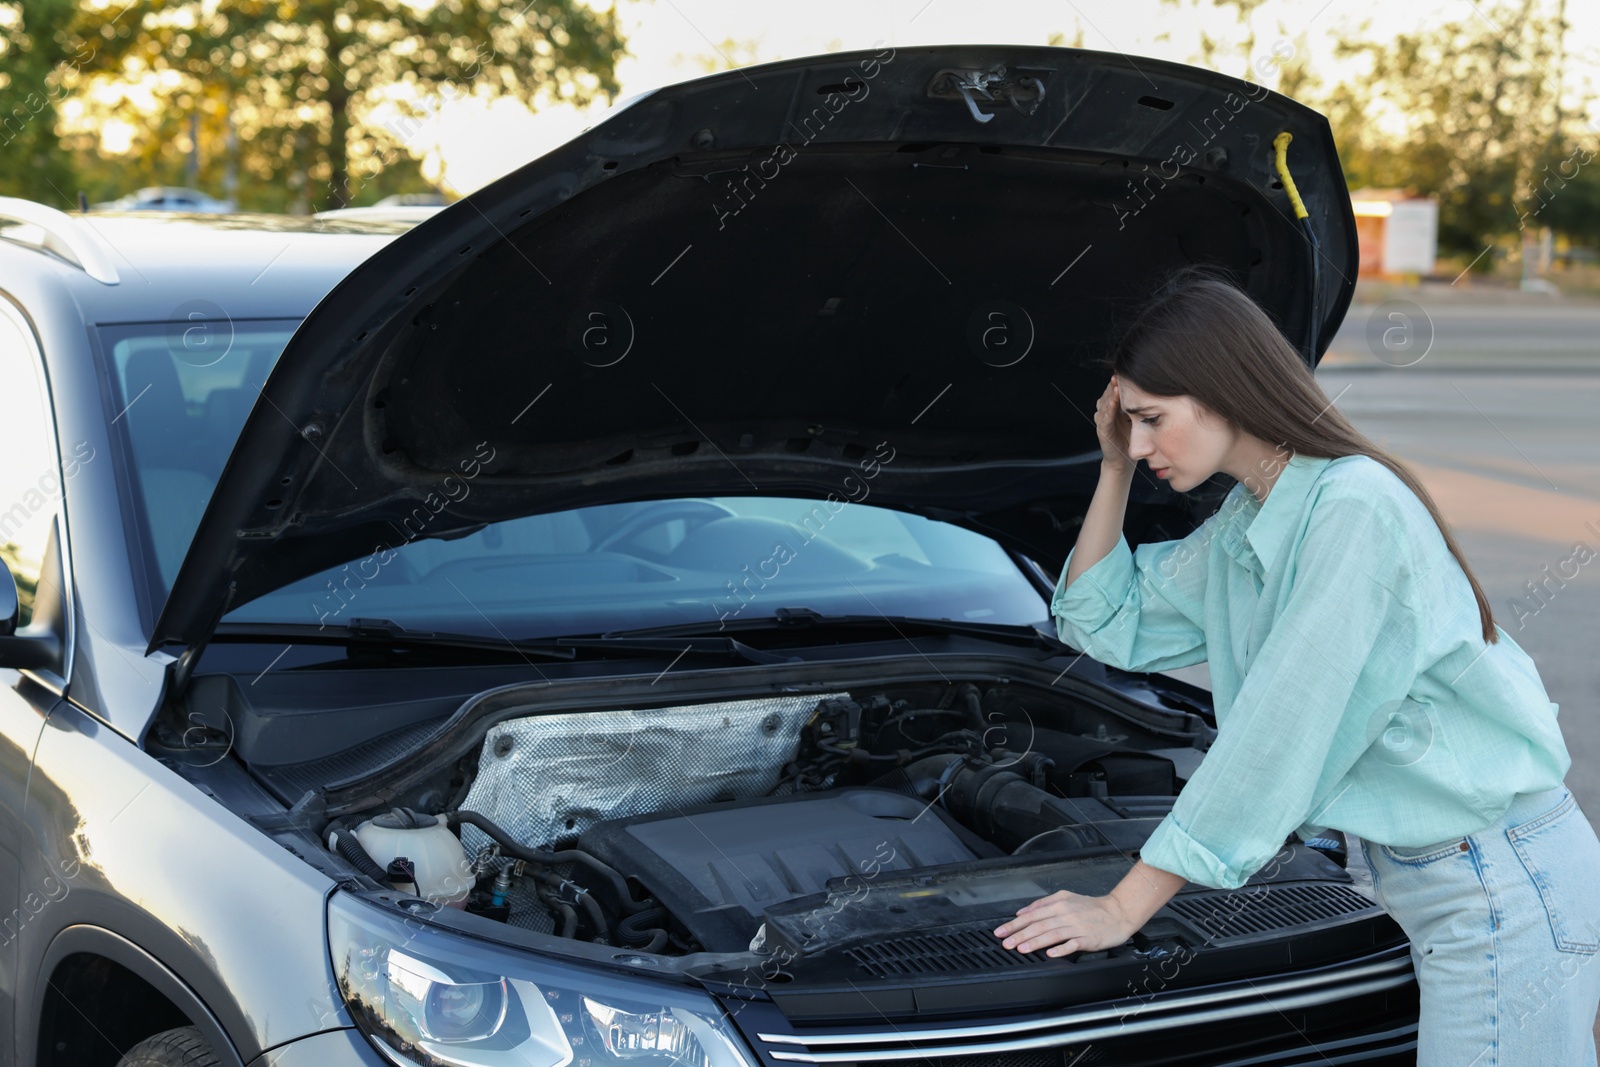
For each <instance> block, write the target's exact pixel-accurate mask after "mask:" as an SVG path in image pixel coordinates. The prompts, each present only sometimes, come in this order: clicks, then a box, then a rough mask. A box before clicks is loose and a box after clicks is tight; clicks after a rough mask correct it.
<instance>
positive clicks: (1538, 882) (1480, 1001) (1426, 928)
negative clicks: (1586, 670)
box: [1361, 786, 1600, 1067]
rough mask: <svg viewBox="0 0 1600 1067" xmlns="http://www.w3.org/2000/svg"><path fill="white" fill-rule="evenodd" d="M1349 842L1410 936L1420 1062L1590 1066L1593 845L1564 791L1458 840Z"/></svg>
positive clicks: (1517, 804) (1518, 803)
mask: <svg viewBox="0 0 1600 1067" xmlns="http://www.w3.org/2000/svg"><path fill="white" fill-rule="evenodd" d="M1361 850H1362V853H1363V854H1364V855H1365V857H1366V860H1367V865H1368V866H1369V867H1370V868H1371V869H1372V886H1373V892H1374V894H1375V895H1376V896H1377V898H1378V903H1379V904H1380V905H1382V906H1383V908H1384V910H1385V911H1387V912H1388V913H1389V914H1390V915H1391V916H1393V917H1394V920H1395V922H1397V923H1399V924H1400V928H1401V929H1402V930H1404V931H1405V932H1406V936H1407V937H1409V938H1410V939H1411V961H1412V964H1413V965H1414V967H1415V969H1416V973H1417V985H1418V986H1419V988H1420V989H1421V992H1422V1015H1421V1024H1420V1027H1419V1030H1418V1041H1417V1063H1418V1065H1419V1067H1593V1065H1594V1064H1595V1042H1594V1031H1593V1027H1594V1023H1595V1011H1596V1009H1597V1008H1600V840H1597V839H1596V837H1595V832H1594V830H1593V829H1592V828H1591V827H1590V825H1589V820H1588V819H1587V818H1585V817H1584V814H1583V812H1582V810H1581V809H1579V807H1578V803H1577V801H1576V800H1575V799H1574V798H1573V796H1572V794H1571V793H1570V792H1569V791H1568V790H1567V789H1566V787H1565V786H1557V787H1556V788H1554V789H1550V790H1547V791H1545V792H1542V793H1523V794H1520V795H1519V796H1517V797H1516V798H1515V799H1514V800H1513V801H1512V803H1511V807H1510V808H1509V809H1508V810H1507V811H1506V813H1505V814H1504V815H1502V816H1501V817H1500V819H1499V820H1498V821H1496V822H1494V823H1493V824H1491V825H1490V826H1487V827H1485V828H1484V829H1482V830H1480V831H1478V832H1477V833H1473V834H1468V835H1467V836H1466V837H1456V838H1451V839H1450V840H1448V841H1439V842H1436V843H1434V844H1431V845H1421V846H1417V847H1406V848H1400V847H1394V846H1390V845H1380V844H1377V843H1376V842H1370V841H1362V842H1361Z"/></svg>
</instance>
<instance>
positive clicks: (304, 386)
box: [150, 45, 1357, 649]
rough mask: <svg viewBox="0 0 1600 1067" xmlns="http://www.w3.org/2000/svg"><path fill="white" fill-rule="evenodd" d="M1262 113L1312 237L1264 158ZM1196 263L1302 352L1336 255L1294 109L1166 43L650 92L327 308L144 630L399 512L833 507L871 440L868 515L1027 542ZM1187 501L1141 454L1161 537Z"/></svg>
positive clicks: (1016, 544) (1328, 209) (1341, 276)
mask: <svg viewBox="0 0 1600 1067" xmlns="http://www.w3.org/2000/svg"><path fill="white" fill-rule="evenodd" d="M1285 130H1287V131H1288V132H1289V133H1291V134H1292V135H1293V142H1292V144H1291V146H1290V148H1289V155H1288V161H1289V167H1290V170H1291V173H1292V175H1293V177H1294V179H1295V182H1296V184H1297V186H1298V188H1299V192H1300V194H1301V196H1302V197H1303V199H1304V201H1305V204H1306V207H1307V208H1308V209H1309V211H1310V222H1311V225H1312V227H1313V229H1314V230H1315V232H1316V234H1317V236H1318V238H1319V241H1320V245H1321V251H1320V254H1318V255H1313V252H1312V250H1311V246H1310V243H1309V242H1308V241H1307V239H1306V237H1305V235H1304V232H1303V231H1302V230H1301V229H1300V228H1299V225H1298V224H1297V223H1296V222H1295V221H1294V216H1293V211H1292V208H1291V205H1290V201H1289V197H1288V194H1287V192H1286V190H1284V189H1283V188H1282V187H1281V185H1280V183H1279V181H1278V176H1277V174H1276V172H1275V170H1274V165H1273V138H1274V137H1275V136H1276V135H1277V134H1279V133H1280V132H1282V131H1285ZM1313 260H1318V261H1319V266H1320V269H1319V270H1317V271H1316V272H1315V279H1316V280H1315V283H1314V281H1313V279H1314V273H1313ZM1199 261H1206V262H1211V263H1215V264H1217V265H1220V266H1222V267H1224V268H1227V269H1229V270H1231V271H1232V272H1233V273H1234V276H1235V277H1236V279H1237V280H1238V281H1239V283H1240V284H1241V285H1243V286H1244V288H1245V289H1246V290H1247V291H1248V292H1249V293H1250V294H1251V295H1252V296H1253V297H1254V298H1255V299H1256V300H1257V301H1258V302H1259V303H1261V304H1262V305H1263V306H1264V307H1265V308H1266V309H1267V311H1268V312H1269V313H1270V314H1271V315H1272V316H1273V317H1274V319H1275V320H1276V321H1277V322H1278V323H1279V325H1280V327H1281V328H1282V329H1283V330H1284V332H1285V334H1286V335H1287V336H1288V337H1289V339H1290V340H1291V341H1293V342H1294V343H1295V344H1296V345H1297V346H1298V347H1299V348H1300V349H1301V351H1302V353H1303V354H1304V355H1305V356H1306V358H1307V359H1308V360H1310V361H1312V362H1315V360H1316V359H1317V358H1319V357H1320V355H1321V350H1322V348H1324V347H1325V346H1326V344H1327V341H1328V339H1329V338H1330V337H1331V336H1332V335H1333V333H1334V331H1335V329H1337V327H1338V325H1339V322H1340V320H1341V319H1342V318H1343V315H1344V312H1345V309H1346V308H1347V306H1348V304H1349V301H1350V297H1351V293H1352V290H1353V288H1354V282H1353V278H1354V275H1355V265H1356V262H1357V254H1356V237H1355V225H1354V219H1353V217H1352V214H1351V208H1350V199H1349V194H1348V191H1347V189H1346V187H1345V183H1344V176H1343V174H1342V172H1341V170H1340V168H1339V162H1338V157H1337V155H1336V154H1335V149H1334V144H1333V139H1332V136H1331V134H1330V132H1329V128H1328V124H1327V122H1326V121H1325V120H1324V119H1323V117H1322V116H1321V115H1319V114H1317V113H1316V112H1314V111H1312V110H1310V109H1308V108H1306V107H1304V106H1302V105H1300V104H1297V103H1295V102H1293V101H1291V100H1289V99H1287V98H1285V97H1282V96H1279V95H1277V94H1275V93H1272V92H1270V91H1268V90H1266V89H1264V88H1263V87H1261V86H1258V85H1253V84H1251V83H1247V82H1242V81H1239V80H1237V79H1234V78H1230V77H1226V76H1223V75H1220V74H1216V73H1213V72H1210V71H1206V70H1201V69H1197V68H1193V67H1186V66H1182V65H1178V64H1172V63H1164V62H1159V61H1156V60H1148V59H1138V60H1137V61H1135V60H1133V59H1130V58H1127V57H1125V56H1120V55H1113V54H1109V53H1101V52H1089V51H1081V50H1076V49H1065V48H1029V47H1018V46H1011V45H972V46H938V47H921V48H907V49H898V50H893V49H888V48H884V49H880V50H879V51H876V52H851V53H837V54H832V55H827V56H820V57H813V58H809V59H799V60H793V61H786V62H782V63H774V64H769V65H766V66H760V67H751V68H745V69H742V70H736V71H731V72H727V73H723V74H718V75H714V76H712V77H707V78H702V79H699V80H696V81H692V82H686V83H683V84H679V85H674V86H671V87H668V88H665V89H661V90H657V91H655V92H653V93H651V94H648V95H646V96H645V97H643V98H641V99H639V100H637V101H636V102H634V103H632V104H631V105H630V106H627V107H625V108H623V109H621V110H620V111H617V112H615V113H614V114H613V115H611V116H610V117H609V118H607V119H606V120H605V121H604V122H602V123H600V124H599V125H596V126H594V127H593V128H591V129H589V130H587V131H586V132H584V133H583V134H582V135H580V136H579V137H577V138H575V139H574V140H572V141H570V142H568V143H566V144H565V145H563V146H562V147H560V148H558V149H556V150H555V151H552V152H550V153H549V154H547V155H544V156H541V157H540V158H538V159H536V160H534V161H533V162H531V163H529V164H528V165H526V166H525V167H523V168H522V169H520V170H518V171H516V172H515V173H513V174H510V175H508V176H506V177H505V178H502V179H501V180H499V181H497V182H495V183H494V184H492V185H490V186H488V187H486V188H484V189H482V190H480V191H478V192H477V193H474V194H473V195H472V196H470V197H468V198H466V199H465V200H462V201H460V202H458V203H456V204H453V205H451V206H450V207H448V208H446V209H445V210H444V211H442V212H440V213H439V214H438V215H437V216H436V217H434V218H432V219H430V220H428V221H426V222H424V223H422V224H421V225H419V226H417V227H416V228H415V229H413V230H412V231H410V232H409V233H407V234H405V235H403V236H401V237H400V238H398V239H397V240H395V241H393V242H392V243H390V244H389V245H387V246H386V247H384V248H383V249H382V250H381V251H379V252H378V253H377V254H376V255H374V256H373V257H372V258H371V259H369V260H367V261H366V262H364V263H363V264H362V265H361V266H360V267H358V268H357V269H356V270H354V271H353V272H351V273H350V275H349V276H348V277H346V278H345V280H344V281H343V282H341V283H340V284H339V285H338V286H337V287H336V288H335V289H334V290H333V291H332V292H331V293H329V294H328V295H327V297H326V298H324V299H323V300H322V302H321V303H320V304H319V305H318V306H317V307H316V309H315V310H314V311H313V312H312V313H311V314H310V315H309V316H308V317H307V318H306V320H305V321H304V322H303V323H302V325H301V326H300V328H299V330H298V331H297V332H296V333H295V335H294V337H293V338H292V339H291V340H290V342H289V344H288V347H287V348H286V349H285V351H284V352H283V354H282V356H281V358H280V359H279V361H278V364H277V366H276V368H275V369H274V370H273V372H272V374H271V376H270V378H269V379H268V381H267V384H266V387H265V389H264V391H263V392H264V397H265V399H266V400H267V401H270V402H269V403H261V402H258V403H257V404H256V405H255V407H254V409H253V410H252V412H251V414H250V416H249V418H248V419H247V421H246V423H245V426H244V429H243V431H242V433H241V435H240V438H239V441H238V443H237V445H236V447H235V449H234V451H233V453H232V456H231V457H230V459H229V460H228V463H227V466H226V468H225V469H224V471H223V473H222V477H221V480H220V483H219V484H218V487H217V489H216V491H215V494H214V495H213V497H212V499H211V502H210V506H209V507H208V508H207V510H206V513H205V516H204V518H203V520H202V521H201V523H200V527H199V530H198V532H197V533H196V535H195V538H194V541H193V543H192V545H191V547H190V550H189V553H188V556H187V558H186V559H185V561H184V563H183V566H182V568H181V570H180V572H179V573H178V575H177V577H176V579H175V581H174V583H173V587H172V592H171V595H170V596H169V598H168V601H167V603H166V605H165V608H164V610H163V611H162V614H161V617H160V619H159V620H158V623H157V626H156V630H155V634H154V637H153V639H152V642H151V646H150V647H151V648H152V649H154V648H157V647H160V646H162V645H164V644H167V643H171V642H179V643H183V644H193V643H195V642H197V641H198V642H203V641H205V640H206V639H207V638H208V637H209V636H210V633H211V631H212V629H213V627H214V625H215V623H216V621H217V619H218V618H220V616H221V615H222V614H224V613H225V612H226V611H228V610H230V609H232V608H234V607H237V606H239V605H240V604H242V603H244V602H246V601H249V600H251V599H253V598H255V597H258V596H261V595H262V594H264V593H267V592H270V591H272V590H273V589H276V588H280V587H282V586H284V585H287V584H289V583H291V582H294V581H296V580H298V579H300V578H303V577H305V576H307V575H310V574H313V573H316V572H317V571H319V570H322V569H325V568H328V567H332V566H336V565H338V564H340V563H344V562H347V561H349V560H352V559H355V558H357V557H360V556H363V555H366V554H368V553H371V552H373V551H374V550H375V548H377V547H379V546H398V545H399V544H401V543H403V540H404V539H403V538H402V536H401V534H400V533H399V532H398V530H399V527H400V525H401V524H402V522H403V521H404V519H405V518H406V517H407V516H410V515H411V514H412V513H413V512H415V511H416V510H417V508H419V507H423V506H428V505H429V504H430V502H431V504H433V505H442V507H443V510H442V511H439V513H438V514H437V515H436V516H434V517H433V518H432V519H430V521H429V524H428V532H429V534H430V535H435V536H436V535H439V534H448V533H450V532H452V531H457V530H462V529H466V528H470V527H473V526H476V525H478V524H481V523H487V522H494V521H497V520H501V519H507V518H512V517H515V516H520V515H526V514H532V513H536V512H542V511H555V510H560V509H565V508H572V507H579V506H584V505H592V504H600V503H607V502H613V501H620V500H625V499H639V498H663V497H674V496H698V495H716V494H722V495H728V494H740V493H760V494H763V495H791V496H799V497H813V498H826V497H827V496H828V495H829V494H830V493H831V494H835V496H836V498H837V499H846V500H854V499H860V489H859V488H856V489H852V485H855V486H857V487H859V486H860V484H861V479H860V474H861V470H862V466H863V464H864V463H867V462H872V463H876V464H879V466H877V467H876V468H874V473H873V479H872V484H871V489H872V497H871V499H872V502H873V503H874V504H879V505H883V506H888V507H894V508H900V509H904V510H907V511H913V512H917V513H920V514H923V515H926V516H929V517H932V518H938V519H942V520H946V521H951V522H956V523H959V524H961V525H964V526H967V527H969V528H971V529H974V530H978V531H980V532H983V533H985V534H988V535H990V536H993V537H995V538H997V539H999V540H1001V541H1002V542H1004V543H1006V544H1008V545H1009V546H1011V547H1013V548H1015V549H1018V550H1020V551H1022V552H1024V553H1026V554H1028V555H1029V556H1031V557H1033V558H1034V559H1036V560H1038V561H1039V562H1041V563H1042V564H1045V565H1046V566H1050V567H1054V566H1058V565H1059V564H1060V562H1061V561H1062V559H1063V558H1064V557H1065V556H1066V554H1067V551H1068V550H1069V549H1070V547H1071V545H1072V542H1073V540H1074V538H1075V536H1076V532H1077V529H1078V525H1079V523H1081V521H1082V516H1083V513H1084V511H1085V509H1086V507H1087V504H1088V500H1089V497H1090V495H1091V493H1092V491H1093V489H1094V484H1095V480H1096V475H1097V471H1098V459H1099V451H1098V442H1097V439H1096V435H1095V430H1094V425H1093V420H1092V417H1091V416H1092V412H1093V409H1094V403H1095V399H1096V398H1097V397H1098V396H1099V395H1100V393H1101V391H1102V390H1103V389H1104V387H1105V382H1106V378H1107V372H1106V370H1105V368H1104V367H1103V366H1101V365H1098V364H1096V363H1094V362H1092V361H1095V360H1099V359H1101V358H1103V357H1104V356H1105V355H1106V354H1107V352H1106V350H1107V344H1108V341H1109V339H1110V338H1111V337H1112V336H1113V334H1114V331H1115V329H1116V328H1117V327H1118V325H1119V324H1120V323H1122V322H1125V321H1126V320H1127V318H1128V316H1129V315H1130V314H1131V313H1132V311H1133V310H1134V309H1135V308H1136V307H1137V306H1138V304H1139V302H1140V300H1141V299H1142V298H1143V297H1144V296H1146V295H1147V294H1148V293H1149V292H1150V291H1151V290H1152V288H1153V286H1154V284H1155V282H1156V281H1157V279H1158V278H1160V277H1161V276H1162V275H1163V274H1165V273H1166V272H1168V271H1169V270H1171V269H1172V268H1174V267H1178V266H1181V265H1183V264H1187V263H1191V262H1199ZM1313 309H1317V310H1316V311H1315V312H1314V310H1313ZM1313 318H1318V319H1320V322H1318V323H1316V324H1315V326H1316V328H1315V330H1313ZM1313 337H1315V338H1317V340H1316V341H1315V342H1314V343H1313V341H1312V338H1313ZM885 457H888V458H887V459H886V458H885ZM1216 500H1217V498H1216V496H1215V495H1214V494H1212V495H1204V494H1203V495H1201V496H1200V497H1196V498H1194V499H1192V500H1188V501H1184V500H1179V499H1178V498H1177V494H1174V493H1173V492H1172V491H1171V490H1170V489H1168V488H1166V487H1165V486H1163V485H1160V484H1157V483H1154V482H1147V481H1146V479H1143V478H1141V479H1137V480H1136V488H1135V508H1138V507H1140V506H1141V505H1143V506H1146V507H1147V508H1156V509H1161V508H1163V507H1164V508H1165V509H1166V511H1167V516H1166V518H1165V519H1163V520H1162V522H1161V523H1160V524H1158V525H1159V526H1160V529H1161V530H1163V531H1164V535H1165V536H1181V534H1182V533H1184V532H1186V530H1187V529H1189V528H1192V525H1193V522H1195V521H1197V520H1198V519H1199V518H1201V517H1203V516H1202V515H1199V514H1194V512H1195V511H1196V510H1199V509H1197V508H1195V507H1193V505H1194V504H1196V503H1200V502H1207V501H1208V502H1209V504H1210V506H1211V507H1214V506H1215V504H1216ZM433 510H437V508H436V507H433V508H430V513H431V511H433ZM1130 514H1131V516H1136V515H1137V514H1138V513H1137V511H1135V512H1132V513H1130Z"/></svg>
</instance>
